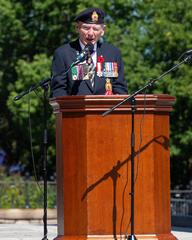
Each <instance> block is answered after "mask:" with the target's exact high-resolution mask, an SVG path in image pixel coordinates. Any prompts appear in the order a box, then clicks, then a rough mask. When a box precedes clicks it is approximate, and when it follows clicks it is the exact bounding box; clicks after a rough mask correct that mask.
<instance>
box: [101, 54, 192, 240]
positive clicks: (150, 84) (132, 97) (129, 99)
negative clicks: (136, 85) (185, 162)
mask: <svg viewBox="0 0 192 240" xmlns="http://www.w3.org/2000/svg"><path fill="white" fill-rule="evenodd" d="M182 57H185V58H184V59H183V60H182V61H181V62H179V63H178V64H176V65H175V66H173V67H172V68H171V69H169V70H168V71H166V72H164V73H163V74H162V75H160V76H159V77H157V78H155V79H153V80H150V81H149V82H148V83H147V84H146V85H145V86H144V87H143V88H141V89H139V90H137V91H136V92H134V93H133V94H132V95H130V96H129V97H127V98H125V99H124V100H122V101H121V102H120V103H118V104H116V105H115V106H113V107H112V108H110V109H109V110H107V111H106V112H104V113H103V114H102V116H106V115H108V114H109V113H111V112H112V111H114V110H115V109H116V108H117V107H119V106H120V105H122V104H123V103H125V102H129V103H130V104H131V193H130V195H131V234H130V235H129V236H127V235H125V238H126V239H128V240H136V239H137V238H136V236H135V229H134V228H135V222H134V213H135V211H134V210H135V209H134V202H135V201H134V197H135V189H134V188H135V176H134V158H135V130H134V125H135V124H134V120H135V111H136V100H135V96H136V95H138V94H139V93H141V92H144V90H146V89H147V88H151V87H153V86H154V84H155V82H156V81H158V80H160V79H162V78H163V77H164V76H165V75H167V74H168V73H170V72H172V71H173V70H175V69H177V68H178V67H179V66H180V65H182V64H183V63H186V62H187V61H188V60H190V59H191V58H192V50H189V51H187V52H185V53H183V54H182V55H181V57H180V58H182Z"/></svg>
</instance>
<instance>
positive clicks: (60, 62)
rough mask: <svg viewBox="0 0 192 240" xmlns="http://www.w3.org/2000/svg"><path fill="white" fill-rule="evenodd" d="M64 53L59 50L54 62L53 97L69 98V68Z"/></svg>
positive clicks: (54, 56)
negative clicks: (67, 72)
mask: <svg viewBox="0 0 192 240" xmlns="http://www.w3.org/2000/svg"><path fill="white" fill-rule="evenodd" d="M63 55H64V52H63V51H62V49H57V50H55V52H54V55H53V60H52V79H51V97H58V96H67V95H69V94H68V91H67V85H68V82H67V74H66V71H67V67H66V65H65V62H64V57H63Z"/></svg>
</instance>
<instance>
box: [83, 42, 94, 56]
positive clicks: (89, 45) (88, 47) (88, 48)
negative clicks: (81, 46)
mask: <svg viewBox="0 0 192 240" xmlns="http://www.w3.org/2000/svg"><path fill="white" fill-rule="evenodd" d="M93 49H94V45H93V43H88V44H87V45H86V46H85V50H86V51H87V52H89V54H92V53H93Z"/></svg>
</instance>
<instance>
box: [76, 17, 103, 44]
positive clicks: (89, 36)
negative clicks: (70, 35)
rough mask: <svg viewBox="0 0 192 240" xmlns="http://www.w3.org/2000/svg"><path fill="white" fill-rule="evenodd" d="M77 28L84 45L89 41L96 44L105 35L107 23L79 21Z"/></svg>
mask: <svg viewBox="0 0 192 240" xmlns="http://www.w3.org/2000/svg"><path fill="white" fill-rule="evenodd" d="M76 29H77V32H78V33H79V37H80V40H81V42H82V43H83V44H84V45H87V44H88V43H92V44H95V43H96V42H97V41H98V40H99V38H100V37H101V36H103V35H104V32H105V25H104V24H92V23H91V24H90V23H83V22H78V23H77V25H76Z"/></svg>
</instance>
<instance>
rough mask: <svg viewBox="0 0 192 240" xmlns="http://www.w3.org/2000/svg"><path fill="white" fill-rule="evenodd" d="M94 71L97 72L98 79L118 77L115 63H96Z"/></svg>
mask: <svg viewBox="0 0 192 240" xmlns="http://www.w3.org/2000/svg"><path fill="white" fill-rule="evenodd" d="M103 65H104V67H103ZM96 70H97V76H99V77H109V78H117V77H118V65H117V62H105V63H104V64H102V63H101V62H97V65H96Z"/></svg>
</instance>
